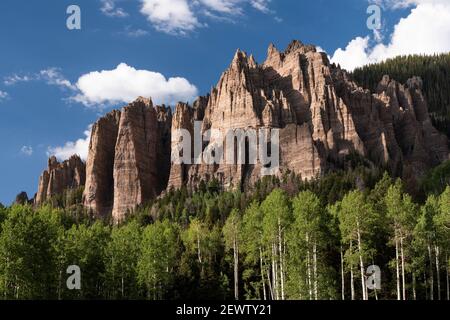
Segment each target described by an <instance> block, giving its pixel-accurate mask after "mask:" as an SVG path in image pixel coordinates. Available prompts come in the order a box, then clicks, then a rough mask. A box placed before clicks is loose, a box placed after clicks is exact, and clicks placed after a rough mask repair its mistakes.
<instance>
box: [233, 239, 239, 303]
mask: <svg viewBox="0 0 450 320" xmlns="http://www.w3.org/2000/svg"><path fill="white" fill-rule="evenodd" d="M233 255H234V299H235V300H239V248H238V244H237V239H236V238H235V239H234V241H233Z"/></svg>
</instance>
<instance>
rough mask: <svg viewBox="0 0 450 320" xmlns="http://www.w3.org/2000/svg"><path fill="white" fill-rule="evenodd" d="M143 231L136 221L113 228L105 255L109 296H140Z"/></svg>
mask: <svg viewBox="0 0 450 320" xmlns="http://www.w3.org/2000/svg"><path fill="white" fill-rule="evenodd" d="M141 233H142V230H141V227H140V226H139V225H138V223H137V222H135V221H131V222H130V223H128V224H126V225H123V226H120V227H119V226H114V227H113V228H112V231H111V239H110V241H109V242H108V244H107V246H106V250H105V257H104V264H105V266H106V270H105V278H106V285H107V292H108V297H109V298H116V299H134V298H138V297H139V294H140V292H139V288H138V286H137V265H138V260H139V257H140V256H141Z"/></svg>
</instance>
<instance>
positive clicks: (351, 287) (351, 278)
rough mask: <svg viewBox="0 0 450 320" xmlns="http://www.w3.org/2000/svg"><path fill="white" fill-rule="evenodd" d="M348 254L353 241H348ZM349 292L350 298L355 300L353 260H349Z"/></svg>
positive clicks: (351, 250)
mask: <svg viewBox="0 0 450 320" xmlns="http://www.w3.org/2000/svg"><path fill="white" fill-rule="evenodd" d="M350 254H353V242H352V241H350ZM350 292H351V299H352V300H355V283H354V276H353V262H352V261H351V262H350Z"/></svg>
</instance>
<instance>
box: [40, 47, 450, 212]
mask: <svg viewBox="0 0 450 320" xmlns="http://www.w3.org/2000/svg"><path fill="white" fill-rule="evenodd" d="M421 89H422V83H421V80H420V79H418V78H412V79H410V80H409V81H408V82H407V83H406V84H400V83H398V82H396V81H395V80H392V79H390V78H389V77H388V76H386V77H384V78H383V79H382V81H381V82H380V84H379V86H378V90H377V92H374V93H371V92H369V91H368V90H364V89H362V88H360V87H358V86H357V85H356V83H355V82H353V81H352V79H351V78H350V77H349V75H348V74H347V73H346V72H345V71H344V70H341V69H340V68H339V67H337V66H335V65H333V64H330V62H329V60H328V57H327V55H326V54H324V53H320V52H317V50H316V48H315V47H314V46H308V45H303V44H302V43H300V42H299V41H294V42H292V43H291V44H290V45H289V46H288V48H287V49H286V50H284V51H279V50H277V49H276V48H275V46H274V45H270V46H269V49H268V53H267V59H266V61H265V62H263V63H262V64H258V63H257V62H256V61H255V59H254V58H253V56H248V55H247V54H246V53H244V52H242V51H240V50H238V51H237V52H236V54H235V56H234V58H233V60H232V62H231V64H230V66H229V68H228V69H227V70H226V71H225V72H224V73H223V74H222V76H221V77H220V80H219V82H218V84H217V86H216V87H214V88H213V89H212V90H211V92H210V94H209V95H208V96H206V97H199V98H198V99H197V100H196V101H195V102H194V104H193V105H192V106H189V105H188V104H185V103H179V104H178V105H177V106H176V108H175V111H174V114H173V116H172V112H171V109H170V108H166V107H165V106H161V107H154V106H153V104H152V102H151V100H149V99H144V98H138V99H137V100H136V101H134V102H132V103H131V104H129V105H127V106H125V107H124V108H123V109H122V110H120V111H112V112H110V113H108V114H107V115H105V116H104V117H102V118H101V119H99V120H98V121H97V122H96V123H95V124H94V126H93V128H92V135H91V141H90V146H89V155H88V159H87V163H86V186H85V191H84V195H83V202H84V205H85V207H86V208H87V209H88V210H90V211H91V212H93V213H95V214H96V215H98V216H109V215H112V217H113V219H114V220H115V221H120V220H122V219H123V218H124V217H125V216H126V214H127V212H129V211H132V210H133V209H135V208H136V207H137V206H139V205H141V204H144V203H145V202H147V201H148V200H150V199H152V198H154V197H156V196H158V195H159V194H161V192H163V191H164V190H167V189H170V188H179V187H181V186H184V185H186V186H190V187H194V188H195V187H196V186H197V185H198V184H199V182H200V181H202V180H206V181H207V180H210V179H212V178H216V179H218V181H219V182H220V183H221V184H222V185H223V186H224V187H225V188H235V187H237V188H239V187H240V188H243V187H245V186H246V185H251V184H252V183H253V182H255V181H256V180H257V179H259V178H260V177H261V169H262V168H263V166H264V164H261V163H256V164H252V163H248V162H247V160H248V159H247V154H248V152H249V148H251V146H250V143H249V141H248V140H245V146H244V149H245V150H244V152H245V158H246V159H247V160H246V161H245V162H244V163H241V164H229V163H225V164H222V163H220V164H207V163H205V162H202V161H200V162H198V160H199V159H200V160H202V158H201V157H200V158H198V157H197V155H194V153H193V152H194V151H195V150H196V148H199V149H200V151H207V150H210V148H211V147H214V145H216V144H218V143H220V142H222V143H224V145H225V144H226V141H219V139H223V137H224V136H225V135H226V133H229V132H232V133H237V132H238V131H239V130H247V129H255V130H257V129H263V128H264V129H266V130H267V133H268V134H269V133H270V132H274V131H276V130H278V132H279V141H280V146H279V153H280V168H279V171H278V172H277V173H276V174H280V175H281V174H284V173H287V172H294V173H296V174H297V175H300V176H301V177H302V178H303V179H311V178H314V177H319V176H320V175H321V174H323V173H324V172H326V171H328V170H330V169H333V168H336V167H338V166H340V165H341V164H342V160H343V159H345V157H346V156H347V155H349V154H353V153H356V154H359V155H361V156H363V157H365V158H367V159H368V160H370V161H371V162H372V163H373V164H375V165H379V166H383V167H386V168H389V169H390V171H391V172H392V173H393V174H396V175H400V176H403V178H404V179H406V180H408V179H412V181H414V179H415V178H416V177H419V176H421V175H422V174H423V173H424V172H425V171H426V170H427V169H429V168H430V167H432V166H434V165H437V164H439V163H440V162H442V161H444V160H447V159H448V158H449V153H448V144H447V142H448V141H447V138H446V137H445V136H444V135H442V134H440V133H439V132H438V131H437V130H436V129H435V128H434V127H433V125H432V123H431V120H430V117H429V115H428V110H427V103H426V101H425V99H424V96H423V94H422V90H421ZM179 129H184V132H188V133H189V134H190V135H191V137H194V136H195V135H196V134H199V135H202V136H207V135H208V133H210V132H219V133H221V134H222V138H218V136H216V135H214V134H212V135H211V136H210V137H209V139H205V141H203V142H200V146H199V145H198V144H196V143H194V142H193V141H191V144H190V148H191V150H190V154H186V153H185V152H189V151H188V150H184V149H182V148H181V146H183V141H184V139H180V136H179V135H178V133H179ZM275 129H276V130H275ZM247 138H248V137H247ZM259 139H260V138H259V137H258V140H259ZM258 142H260V141H258ZM233 147H234V146H233ZM236 148H237V147H236ZM259 148H261V146H259ZM181 150H182V151H181ZM177 153H178V154H177ZM174 156H180V157H183V158H184V159H188V161H184V162H183V163H171V159H172V158H173V157H174ZM76 159H78V160H76ZM196 161H197V163H196ZM81 168H82V164H81V160H79V158H72V159H71V160H69V161H68V162H64V163H63V164H58V163H57V162H56V159H54V158H52V159H51V160H50V161H49V169H48V170H47V171H45V172H44V174H43V175H42V177H41V179H40V183H39V192H38V194H37V197H36V202H37V203H41V202H42V201H44V200H45V199H46V198H48V197H49V196H51V195H52V194H55V193H58V192H62V191H63V189H64V188H66V187H74V186H78V185H81V184H83V182H84V174H83V173H84V171H82V170H81ZM83 168H84V167H83Z"/></svg>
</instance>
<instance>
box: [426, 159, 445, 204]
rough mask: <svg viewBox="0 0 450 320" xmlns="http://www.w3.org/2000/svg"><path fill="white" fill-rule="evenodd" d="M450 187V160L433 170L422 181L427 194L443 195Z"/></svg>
mask: <svg viewBox="0 0 450 320" xmlns="http://www.w3.org/2000/svg"><path fill="white" fill-rule="evenodd" d="M449 185H450V160H448V161H445V162H443V163H441V164H440V165H438V166H437V167H435V168H433V169H431V170H430V171H429V172H428V173H427V175H426V176H425V178H424V179H423V181H422V188H423V190H424V191H425V193H426V194H430V193H432V194H435V195H439V194H441V193H442V192H443V191H444V189H445V188H446V187H447V186H449Z"/></svg>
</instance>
